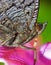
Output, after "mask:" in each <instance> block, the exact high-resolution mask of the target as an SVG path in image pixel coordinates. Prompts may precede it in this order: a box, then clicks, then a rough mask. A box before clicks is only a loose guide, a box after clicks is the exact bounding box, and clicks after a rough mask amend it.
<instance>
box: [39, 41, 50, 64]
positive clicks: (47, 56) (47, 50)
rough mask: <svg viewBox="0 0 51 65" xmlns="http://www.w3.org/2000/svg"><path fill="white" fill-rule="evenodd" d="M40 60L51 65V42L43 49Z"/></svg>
mask: <svg viewBox="0 0 51 65" xmlns="http://www.w3.org/2000/svg"><path fill="white" fill-rule="evenodd" d="M39 58H40V60H41V61H42V62H43V63H44V64H45V65H51V42H48V43H46V44H44V45H43V46H42V47H41V49H40V52H39Z"/></svg>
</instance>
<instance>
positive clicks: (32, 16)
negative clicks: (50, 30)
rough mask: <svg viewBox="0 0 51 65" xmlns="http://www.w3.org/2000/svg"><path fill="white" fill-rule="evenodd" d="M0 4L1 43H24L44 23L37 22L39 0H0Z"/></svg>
mask: <svg viewBox="0 0 51 65" xmlns="http://www.w3.org/2000/svg"><path fill="white" fill-rule="evenodd" d="M0 5H1V6H0V30H1V31H3V33H0V34H2V36H0V37H1V38H3V35H4V36H5V37H4V38H3V39H4V40H3V41H4V42H3V43H2V44H1V45H6V46H11V47H13V46H18V45H22V44H25V43H27V42H28V41H30V40H31V39H33V38H34V37H36V36H38V35H39V34H38V33H39V31H41V29H43V25H44V24H42V25H41V24H39V23H37V16H38V10H39V0H1V2H0ZM38 24H39V25H38ZM40 25H41V27H40ZM44 27H45V25H44Z"/></svg>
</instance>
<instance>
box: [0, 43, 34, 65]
mask: <svg viewBox="0 0 51 65" xmlns="http://www.w3.org/2000/svg"><path fill="white" fill-rule="evenodd" d="M28 45H30V44H29V43H28ZM1 58H2V59H4V60H5V61H6V62H7V64H8V65H34V52H33V50H27V49H23V48H19V47H18V48H9V47H4V46H2V47H0V59H1Z"/></svg>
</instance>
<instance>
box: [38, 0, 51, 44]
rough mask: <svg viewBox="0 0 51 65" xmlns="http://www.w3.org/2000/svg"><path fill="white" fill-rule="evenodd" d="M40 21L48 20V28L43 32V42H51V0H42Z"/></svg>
mask: <svg viewBox="0 0 51 65" xmlns="http://www.w3.org/2000/svg"><path fill="white" fill-rule="evenodd" d="M38 22H42V23H44V22H48V24H47V27H46V29H45V30H44V31H43V33H42V34H41V35H42V42H43V43H46V42H51V0H40V8H39V14H38Z"/></svg>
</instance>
